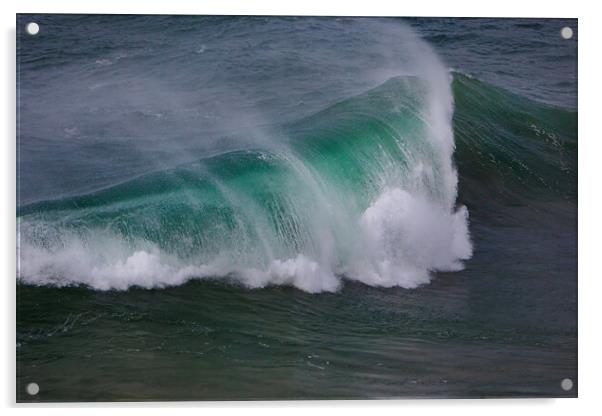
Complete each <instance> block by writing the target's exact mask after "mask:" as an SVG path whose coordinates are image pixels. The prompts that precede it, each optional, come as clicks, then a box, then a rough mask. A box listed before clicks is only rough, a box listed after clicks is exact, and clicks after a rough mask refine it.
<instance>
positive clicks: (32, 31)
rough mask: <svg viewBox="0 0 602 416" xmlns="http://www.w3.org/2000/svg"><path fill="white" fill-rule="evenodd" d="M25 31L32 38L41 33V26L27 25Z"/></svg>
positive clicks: (34, 23) (31, 23) (33, 23)
mask: <svg viewBox="0 0 602 416" xmlns="http://www.w3.org/2000/svg"><path fill="white" fill-rule="evenodd" d="M25 31H26V32H27V33H28V34H30V35H31V36H35V35H37V34H38V32H39V31H40V25H38V24H37V23H36V22H30V23H27V26H25Z"/></svg>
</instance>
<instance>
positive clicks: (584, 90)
mask: <svg viewBox="0 0 602 416" xmlns="http://www.w3.org/2000/svg"><path fill="white" fill-rule="evenodd" d="M586 4H587V5H586ZM594 4H595V2H583V3H577V2H569V1H546V2H539V3H535V2H531V3H529V2H526V1H524V0H504V1H498V2H485V1H469V0H452V1H431V0H420V1H418V2H413V1H412V2H402V1H399V2H393V1H384V0H370V1H366V0H363V1H345V0H339V1H328V0H303V1H297V2H288V3H286V2H283V1H268V0H259V1H244V0H238V1H235V0H213V1H211V2H207V1H203V2H193V1H191V0H188V1H186V0H163V1H152V0H146V1H140V2H134V1H131V2H125V1H123V0H104V1H100V0H98V1H95V2H92V1H89V2H83V1H81V0H79V1H75V0H69V1H68V0H53V1H51V2H49V1H41V0H39V1H22V2H19V3H18V2H17V1H10V0H9V1H6V0H5V1H3V2H2V3H1V5H0V7H1V9H2V10H1V11H2V13H0V20H1V22H2V43H1V44H2V56H1V58H2V62H3V64H2V65H1V70H2V76H1V77H0V80H1V82H2V89H1V91H3V95H4V96H3V97H2V99H0V106H1V111H0V114H1V116H2V124H1V125H2V126H3V132H4V134H3V137H2V150H1V152H0V155H1V156H0V157H1V159H0V161H1V162H0V165H1V167H0V172H1V175H2V185H3V187H2V190H3V195H2V196H3V198H2V202H1V204H0V207H1V210H2V215H1V216H0V221H2V222H1V223H0V230H2V237H3V238H2V239H1V240H0V241H1V243H2V245H1V247H0V253H1V255H2V260H3V261H1V262H0V264H2V266H4V267H3V269H4V273H3V274H2V283H3V290H2V297H3V298H2V300H3V302H2V304H3V313H2V316H3V320H2V323H3V331H2V342H1V343H0V348H1V351H2V355H1V356H2V360H3V362H2V364H3V365H2V366H1V367H0V368H2V376H1V377H0V397H1V400H0V403H1V404H2V405H4V406H7V407H12V409H9V411H11V412H12V411H15V407H17V408H21V410H19V411H24V412H25V413H29V412H32V411H35V410H42V411H43V412H44V413H45V414H50V415H52V414H60V415H63V414H81V413H82V411H83V412H86V413H92V414H104V413H106V412H110V413H111V414H113V413H116V414H125V413H126V412H127V414H131V412H132V411H133V410H134V408H135V407H141V408H142V409H143V410H142V409H141V410H140V411H141V412H144V413H145V414H146V415H154V414H157V415H159V414H163V413H164V412H165V410H164V409H162V408H164V407H169V408H173V409H177V411H178V412H180V411H181V412H183V413H194V414H198V413H199V412H207V411H208V410H209V409H212V411H215V412H216V413H217V412H219V413H222V412H227V413H230V412H232V411H237V410H239V411H240V410H242V409H243V408H244V409H246V410H245V413H247V412H250V413H251V414H261V415H263V414H265V413H266V412H267V413H273V414H276V413H278V414H281V413H282V412H283V411H284V412H286V413H287V414H288V413H291V414H306V413H307V412H312V413H313V412H320V413H322V412H324V413H326V412H332V411H333V410H334V408H337V410H338V409H344V411H345V412H346V413H350V414H365V413H366V412H367V411H371V410H374V411H376V412H378V413H379V416H380V415H381V414H395V415H398V414H400V412H404V413H406V414H410V415H412V414H416V413H420V414H423V413H426V414H445V415H463V416H464V415H471V414H478V415H481V414H483V413H484V412H486V413H487V414H488V415H489V414H491V415H498V414H499V415H506V414H507V413H509V412H519V414H520V413H523V412H527V411H528V412H530V413H534V414H538V413H541V414H546V415H563V416H566V415H567V414H569V413H573V412H578V414H581V413H584V414H586V413H590V412H593V411H594V409H596V408H598V409H599V408H600V406H599V402H598V400H597V397H598V396H599V395H600V393H599V391H598V390H599V388H600V386H602V383H601V382H600V379H601V378H602V371H601V370H602V368H601V365H600V363H601V360H600V358H599V357H600V354H602V348H601V347H602V345H601V342H600V340H601V338H602V337H601V335H600V323H599V321H598V319H599V317H600V309H599V308H598V307H597V305H598V304H600V302H599V301H598V298H599V297H600V296H602V290H601V289H602V283H601V281H602V279H601V276H600V274H601V272H600V266H599V261H597V260H598V258H599V257H600V253H599V251H600V250H599V248H598V247H599V246H600V242H599V235H600V234H601V232H602V227H601V225H602V221H601V218H602V215H601V211H602V209H601V204H600V202H601V201H602V197H601V196H600V190H601V189H602V184H601V180H602V172H601V169H600V167H601V166H602V144H601V143H602V137H600V136H602V132H601V130H602V129H601V128H600V123H599V122H598V120H599V119H600V117H601V114H600V113H601V111H602V109H601V105H600V100H601V98H602V91H601V88H600V68H602V65H601V63H602V62H601V57H600V52H599V51H600V50H602V49H601V48H600V45H599V41H600V40H601V39H602V36H601V33H600V29H599V28H600V26H601V23H602V22H601V21H600V18H601V17H602V16H601V15H600V13H599V11H598V10H597V9H596V7H595V6H594ZM65 12H68V13H139V14H151V13H152V14H161V13H165V14H269V15H278V14H292V15H348V16H379V15H390V16H456V17H461V16H472V17H477V16H491V17H577V18H579V87H580V88H579V397H580V398H579V399H557V400H552V399H504V400H420V401H415V400H412V401H394V400H392V401H345V402H307V401H305V402H222V403H212V402H204V403H154V404H149V403H146V404H91V405H81V404H74V405H73V404H72V405H69V404H66V405H46V406H44V409H38V408H39V407H41V406H39V405H37V406H36V405H15V404H14V400H15V357H14V356H15V279H14V276H15V13H65ZM61 407H66V408H61ZM199 407H200V409H199Z"/></svg>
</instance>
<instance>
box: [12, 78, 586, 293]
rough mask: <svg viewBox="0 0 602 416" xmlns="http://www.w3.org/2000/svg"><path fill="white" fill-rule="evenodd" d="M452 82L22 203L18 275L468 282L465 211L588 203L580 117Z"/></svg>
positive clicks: (380, 90) (411, 82)
mask: <svg viewBox="0 0 602 416" xmlns="http://www.w3.org/2000/svg"><path fill="white" fill-rule="evenodd" d="M441 74H442V75H441ZM440 75H441V76H442V77H444V78H439V80H438V81H441V79H444V80H445V81H444V82H433V80H432V79H428V78H424V77H417V76H399V77H394V78H391V79H390V80H388V81H387V82H385V83H384V84H382V85H380V86H379V87H377V88H375V89H373V90H370V91H368V92H366V93H364V94H361V95H359V96H356V97H353V98H351V99H348V100H345V101H343V102H340V103H338V104H336V105H334V106H332V107H330V108H328V109H326V110H324V111H322V112H319V113H317V114H315V115H313V116H311V117H308V118H304V119H302V120H299V121H297V122H294V123H290V124H287V125H284V126H280V127H277V128H270V129H267V128H266V131H264V132H262V134H264V135H265V136H266V137H269V138H270V139H269V140H266V145H265V146H257V147H256V148H247V149H241V150H238V151H231V152H228V153H223V154H219V155H216V156H212V157H209V158H204V159H201V160H198V161H196V162H193V163H188V164H185V165H180V166H177V167H175V168H173V169H168V170H163V171H158V172H155V173H151V174H147V175H143V176H140V177H138V178H135V179H132V180H130V181H127V182H125V183H121V184H119V185H115V186H112V187H110V188H107V189H103V190H100V191H97V192H94V193H90V194H86V195H80V196H76V197H68V198H62V199H58V200H52V201H44V202H38V203H34V204H29V205H26V206H23V207H20V208H19V209H18V213H17V215H18V224H19V237H20V240H19V247H18V248H19V253H18V254H19V267H18V279H19V281H20V282H22V283H27V284H39V285H48V284H50V285H57V286H64V285H73V284H75V285H78V284H82V285H86V286H89V287H91V288H94V289H100V290H108V289H119V290H125V289H127V288H129V287H132V286H138V287H144V288H153V287H165V286H170V285H178V284H182V283H184V282H186V281H187V280H189V279H194V278H199V279H200V278H211V279H215V278H222V279H228V280H232V281H237V282H239V283H242V284H244V285H246V286H249V287H253V288H256V287H264V286H267V285H292V286H295V287H297V288H299V289H302V290H305V291H308V292H322V291H336V290H338V289H339V288H340V286H341V284H342V281H343V279H349V280H356V281H360V282H363V283H365V284H368V285H374V286H384V287H390V286H401V287H404V288H413V287H416V286H418V285H421V284H425V283H428V282H429V281H430V279H431V278H432V273H433V272H436V271H457V270H461V269H462V267H463V261H464V260H467V259H469V258H470V257H471V255H472V243H471V241H470V233H469V229H468V217H469V216H468V209H467V208H466V207H465V206H464V205H463V204H466V205H468V206H469V207H470V209H471V211H473V210H474V211H476V212H479V210H480V209H483V207H484V206H485V205H486V204H487V203H488V202H490V201H491V200H499V201H511V202H512V203H518V202H517V199H519V198H522V199H527V200H528V199H529V198H531V199H532V198H535V197H536V195H539V196H541V195H543V196H546V197H548V198H561V199H562V198H564V199H571V198H574V196H575V195H576V146H577V144H576V133H575V132H576V113H574V112H570V111H565V110H562V109H558V108H553V107H548V106H545V105H542V104H539V103H536V102H533V101H530V100H526V99H524V98H522V97H519V96H516V95H513V94H511V93H508V92H505V91H503V90H501V89H498V88H495V87H492V86H490V85H487V84H484V83H482V82H480V81H479V80H476V79H473V78H470V77H468V76H465V75H462V74H459V73H455V74H454V75H453V82H452V78H451V77H450V76H449V73H448V72H447V70H444V69H441V72H440ZM452 91H453V96H452ZM454 99H455V110H456V111H455V113H454V112H453V102H454ZM452 116H453V117H452ZM452 129H453V130H452ZM454 131H455V136H456V144H455V145H456V146H457V149H456V153H455V156H454V148H455V145H454ZM454 159H455V163H456V165H457V166H458V167H459V171H460V185H461V186H460V198H459V200H460V202H461V204H459V203H458V202H457V199H458V175H457V173H456V170H455V168H454V164H453V161H454Z"/></svg>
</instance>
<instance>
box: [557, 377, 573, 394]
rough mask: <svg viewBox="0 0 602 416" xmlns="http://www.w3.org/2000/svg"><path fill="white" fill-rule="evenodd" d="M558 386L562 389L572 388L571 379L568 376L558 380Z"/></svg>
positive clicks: (569, 389) (568, 389)
mask: <svg viewBox="0 0 602 416" xmlns="http://www.w3.org/2000/svg"><path fill="white" fill-rule="evenodd" d="M560 387H562V390H564V391H571V390H573V380H571V379H570V378H565V379H564V380H562V381H561V382H560Z"/></svg>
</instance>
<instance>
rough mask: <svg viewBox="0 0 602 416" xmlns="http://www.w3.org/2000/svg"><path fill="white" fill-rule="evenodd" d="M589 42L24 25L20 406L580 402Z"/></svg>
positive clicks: (381, 22) (541, 22)
mask: <svg viewBox="0 0 602 416" xmlns="http://www.w3.org/2000/svg"><path fill="white" fill-rule="evenodd" d="M577 29H578V27H577V20H576V19H505V18H504V19H501V18H470V19H468V18H393V17H380V18H362V17H294V16H193V15H186V16H167V15H60V14H46V15H32V14H20V15H17V23H16V31H17V57H16V59H17V74H16V75H17V170H18V172H17V182H18V183H17V207H16V211H17V212H16V215H17V276H16V285H17V302H16V307H17V323H16V335H17V339H16V362H17V367H16V369H17V374H16V389H17V400H18V401H21V402H71V401H172V400H273V399H280V400H282V399H294V400H297V399H366V398H369V399H377V398H465V397H472V398H479V397H576V396H577V228H576V224H577V35H578V31H577Z"/></svg>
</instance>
